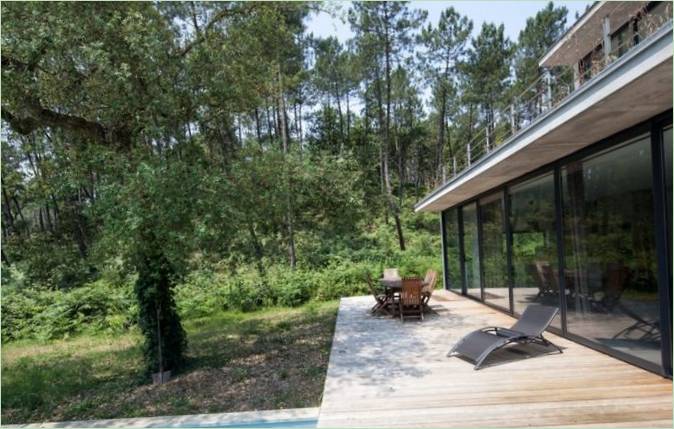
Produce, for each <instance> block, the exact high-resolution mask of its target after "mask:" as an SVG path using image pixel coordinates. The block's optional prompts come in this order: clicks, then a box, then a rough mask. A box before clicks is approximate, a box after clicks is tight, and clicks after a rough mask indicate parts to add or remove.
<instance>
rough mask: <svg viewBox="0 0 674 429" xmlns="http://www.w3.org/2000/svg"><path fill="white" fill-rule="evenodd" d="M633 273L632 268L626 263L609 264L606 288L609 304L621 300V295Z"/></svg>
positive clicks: (606, 299)
mask: <svg viewBox="0 0 674 429" xmlns="http://www.w3.org/2000/svg"><path fill="white" fill-rule="evenodd" d="M631 274H632V273H631V272H630V269H629V268H628V267H626V266H625V265H622V264H609V266H608V273H607V274H606V283H605V289H604V291H605V293H606V298H605V301H607V304H615V303H617V302H618V301H620V297H621V296H622V294H623V292H624V291H625V288H626V287H627V283H628V282H629V280H630V277H631Z"/></svg>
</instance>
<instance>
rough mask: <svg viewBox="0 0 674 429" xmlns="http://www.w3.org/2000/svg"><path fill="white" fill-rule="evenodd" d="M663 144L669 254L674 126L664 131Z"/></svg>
mask: <svg viewBox="0 0 674 429" xmlns="http://www.w3.org/2000/svg"><path fill="white" fill-rule="evenodd" d="M662 144H663V146H664V148H665V195H666V196H667V201H665V204H666V205H667V230H668V232H669V240H667V243H668V245H669V246H670V247H669V254H670V255H671V254H672V247H671V246H672V204H673V203H672V146H674V143H672V127H669V128H667V129H666V130H664V131H663V132H662Z"/></svg>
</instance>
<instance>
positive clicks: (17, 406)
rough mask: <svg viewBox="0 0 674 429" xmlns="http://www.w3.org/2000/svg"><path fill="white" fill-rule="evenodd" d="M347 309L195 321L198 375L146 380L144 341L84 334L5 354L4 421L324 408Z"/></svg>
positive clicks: (193, 352) (192, 350) (11, 348)
mask: <svg viewBox="0 0 674 429" xmlns="http://www.w3.org/2000/svg"><path fill="white" fill-rule="evenodd" d="M337 307H338V303H337V302H336V301H334V302H327V303H315V304H314V303H312V304H308V305H305V306H303V307H299V308H294V309H286V308H284V309H278V308H276V309H268V310H264V311H259V312H254V313H234V312H225V313H221V314H218V315H215V316H211V317H207V318H202V319H194V320H189V321H186V322H185V329H186V331H187V334H188V341H189V350H188V359H189V363H188V367H187V368H186V369H185V370H184V371H183V372H182V373H181V374H179V375H177V376H175V377H174V378H173V379H172V380H171V381H170V382H169V383H167V384H165V385H162V386H153V385H151V384H148V383H147V380H145V379H143V378H141V375H140V374H141V363H142V362H141V350H140V340H141V337H140V335H139V334H138V333H135V332H132V333H128V334H124V335H120V336H115V337H106V336H95V337H94V336H81V337H77V338H73V339H68V340H62V341H53V342H49V343H35V342H32V343H27V342H17V343H10V344H7V345H4V346H3V348H2V423H5V424H7V423H25V422H38V421H54V420H79V419H100V418H121V417H137V416H158V415H175V414H194V413H215V412H230V411H250V410H263V409H275V408H295V407H314V406H318V405H319V403H320V400H321V395H322V393H323V382H324V380H325V373H326V370H327V366H328V356H329V354H330V344H331V341H332V334H333V331H334V327H335V318H336V315H337Z"/></svg>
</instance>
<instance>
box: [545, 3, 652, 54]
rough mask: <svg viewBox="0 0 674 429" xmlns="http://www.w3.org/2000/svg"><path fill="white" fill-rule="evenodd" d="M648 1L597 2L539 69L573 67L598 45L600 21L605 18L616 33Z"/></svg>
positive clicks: (554, 48) (559, 41) (601, 36)
mask: <svg viewBox="0 0 674 429" xmlns="http://www.w3.org/2000/svg"><path fill="white" fill-rule="evenodd" d="M648 3H649V2H647V1H599V2H596V3H594V4H593V5H592V7H591V8H590V9H589V10H588V11H587V12H585V13H584V14H583V16H581V17H580V18H579V19H578V21H576V23H575V24H573V25H572V26H571V28H569V30H568V31H567V32H566V33H565V34H564V36H562V37H561V38H560V39H559V40H558V41H557V43H555V44H554V45H553V46H552V48H550V50H549V51H548V52H547V53H546V54H545V56H544V57H543V58H541V60H540V61H539V66H540V67H553V66H562V65H572V64H575V63H576V62H578V61H579V60H580V59H581V58H582V57H584V56H585V55H586V54H587V53H589V52H590V51H592V50H593V49H594V48H595V47H596V46H597V45H599V44H600V43H601V41H602V38H603V33H602V28H603V27H602V22H603V20H604V18H608V19H609V22H610V28H611V29H612V30H617V29H618V28H620V27H621V26H622V25H623V24H624V23H626V22H627V21H628V20H629V19H630V18H631V17H633V16H635V15H636V14H637V12H639V11H640V10H642V9H643V8H644V7H646V5H647V4H648Z"/></svg>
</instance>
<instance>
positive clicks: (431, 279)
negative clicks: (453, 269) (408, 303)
mask: <svg viewBox="0 0 674 429" xmlns="http://www.w3.org/2000/svg"><path fill="white" fill-rule="evenodd" d="M437 281H438V273H437V272H435V271H433V270H428V271H426V277H424V283H425V285H424V288H423V290H422V292H424V293H433V289H435V284H436V283H437Z"/></svg>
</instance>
